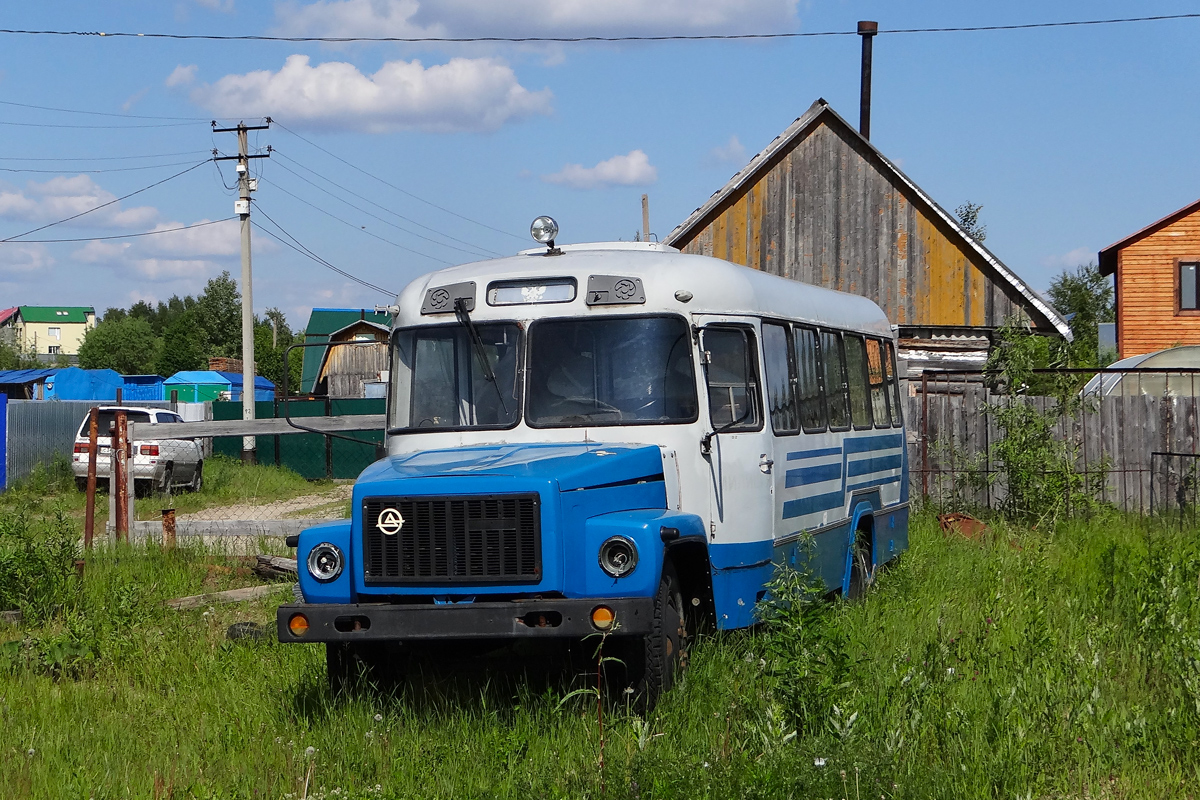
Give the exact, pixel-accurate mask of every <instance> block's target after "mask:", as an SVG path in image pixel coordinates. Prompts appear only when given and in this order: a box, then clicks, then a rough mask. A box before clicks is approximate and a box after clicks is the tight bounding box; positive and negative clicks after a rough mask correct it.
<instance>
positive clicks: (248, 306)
mask: <svg viewBox="0 0 1200 800" xmlns="http://www.w3.org/2000/svg"><path fill="white" fill-rule="evenodd" d="M266 121H267V124H266V125H246V124H245V123H244V122H239V123H238V124H237V127H236V128H218V127H217V122H216V120H213V124H212V126H213V133H236V134H237V137H238V154H237V155H236V156H220V157H218V156H217V155H216V153H215V152H214V153H213V159H214V160H215V161H233V160H236V161H237V175H238V199H237V201H236V202H234V204H233V213H235V214H237V215H238V217H239V218H240V219H241V221H242V419H244V420H252V419H254V378H255V375H256V370H255V369H254V294H253V286H252V281H251V276H250V193H251V192H253V191H255V190H256V189H258V180H257V179H256V178H251V177H250V159H252V158H269V157H270V155H271V148H270V146H268V147H267V152H266V153H263V154H261V155H250V144H249V136H248V135H247V134H248V133H249V132H250V131H265V130H267V129H269V128H270V127H271V118H270V117H267V120H266ZM254 446H255V445H254V437H253V436H243V437H242V463H244V464H253V463H254Z"/></svg>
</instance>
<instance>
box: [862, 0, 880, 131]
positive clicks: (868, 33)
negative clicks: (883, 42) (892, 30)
mask: <svg viewBox="0 0 1200 800" xmlns="http://www.w3.org/2000/svg"><path fill="white" fill-rule="evenodd" d="M877 33H879V23H878V22H871V21H869V20H860V21H859V23H858V35H859V36H861V37H862V89H861V90H860V93H859V101H858V132H859V133H861V134H862V135H863V138H864V139H870V138H871V40H872V39H874V38H875V34H877Z"/></svg>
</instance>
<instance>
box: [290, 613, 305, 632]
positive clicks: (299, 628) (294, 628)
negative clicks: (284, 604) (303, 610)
mask: <svg viewBox="0 0 1200 800" xmlns="http://www.w3.org/2000/svg"><path fill="white" fill-rule="evenodd" d="M288 630H289V631H291V632H292V636H303V635H304V634H306V633H308V617H306V616H304V615H303V614H292V618H291V619H289V620H288Z"/></svg>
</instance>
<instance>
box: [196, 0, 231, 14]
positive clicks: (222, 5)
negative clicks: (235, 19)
mask: <svg viewBox="0 0 1200 800" xmlns="http://www.w3.org/2000/svg"><path fill="white" fill-rule="evenodd" d="M196 4H197V5H201V6H204V7H205V8H207V9H209V10H211V11H222V12H224V13H226V14H228V13H229V12H230V11H233V0H196Z"/></svg>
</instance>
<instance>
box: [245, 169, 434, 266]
mask: <svg viewBox="0 0 1200 800" xmlns="http://www.w3.org/2000/svg"><path fill="white" fill-rule="evenodd" d="M259 180H262V181H266V182H267V183H270V184H271V185H272V186H274V187H275V188H276V189H278V190H279V191H281V192H283V193H284V194H286V195H287V196H288V197H290V198H292V199H293V200H298V201H299V202H301V203H304V205H306V206H308V207H309V208H311V209H314V210H315V211H320V212H321V213H322V214H324V215H325V216H327V217H329V218H331V219H335V220H337V221H338V222H340V223H342V224H343V225H345V226H346V227H348V228H353V229H354V230H356V231H358V232H359V233H364V234H366V235H367V236H370V237H371V238H372V239H378V240H379V241H381V242H384V243H385V244H390V245H391V246H392V247H397V248H399V249H401V250H404V251H405V252H408V253H412V254H413V255H417V256H421V257H422V258H428V259H429V260H430V261H436V262H438V263H439V264H445V265H446V266H451V262H449V261H446V260H445V259H441V258H438V257H437V256H431V255H429V254H428V253H422V252H421V251H420V250H414V249H412V248H411V247H406V246H404V245H402V244H400V243H399V242H393V241H392V240H391V239H385V238H384V237H382V236H380V235H379V234H377V233H372V232H371V231H369V230H367V229H366V228H365V227H363V226H362V225H355V224H354V223H353V222H350V221H349V220H344V219H342V218H341V217H339V216H338V215H337V214H334V213H333V212H331V211H328V210H326V209H324V208H321V207H320V206H319V205H317V204H316V203H310V202H308V201H307V200H305V199H304V198H303V197H300V196H299V195H295V194H292V193H291V192H289V191H288V190H287V189H285V188H283V187H282V186H280V185H279V184H278V183H275V182H274V181H267V179H266V178H260V179H259Z"/></svg>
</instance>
